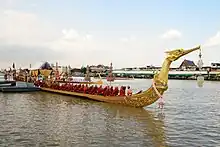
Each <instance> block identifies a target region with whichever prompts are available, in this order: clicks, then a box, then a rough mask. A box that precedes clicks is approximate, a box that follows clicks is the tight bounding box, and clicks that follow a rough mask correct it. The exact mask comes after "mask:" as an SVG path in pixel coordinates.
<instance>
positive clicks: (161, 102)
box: [152, 79, 164, 108]
mask: <svg viewBox="0 0 220 147" xmlns="http://www.w3.org/2000/svg"><path fill="white" fill-rule="evenodd" d="M152 83H153V84H152V85H153V88H154V91H155V92H156V94H157V95H158V96H159V98H160V99H159V103H158V104H159V108H163V105H164V99H163V96H162V95H161V94H160V92H159V91H158V90H157V88H156V85H155V81H154V79H153V80H152Z"/></svg>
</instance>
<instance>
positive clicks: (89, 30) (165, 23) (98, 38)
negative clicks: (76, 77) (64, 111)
mask: <svg viewBox="0 0 220 147" xmlns="http://www.w3.org/2000/svg"><path fill="white" fill-rule="evenodd" d="M219 6H220V1H219V0H209V1H205V0H204V1H201V0H193V1H192V0H178V1H177V0H169V1H164V0H154V1H150V0H149V1H148V0H135V1H134V0H133V1H132V0H130V1H128V0H62V1H61V0H0V68H8V67H9V66H11V65H12V63H13V62H15V63H16V66H17V68H19V67H27V66H29V64H32V65H34V64H35V63H38V62H39V61H40V62H42V61H48V62H50V63H55V62H58V63H59V65H70V66H72V67H81V66H82V65H84V66H85V65H97V64H104V65H109V64H110V63H111V62H112V63H113V67H114V68H122V67H143V66H147V65H155V66H161V64H162V62H163V60H164V58H165V56H166V54H165V51H167V50H172V49H177V48H184V49H187V48H193V47H196V46H198V45H201V47H202V55H203V56H202V60H203V62H204V65H210V63H212V62H220V56H219V53H220V50H219V49H220V17H219V15H220V9H219ZM198 55H199V52H193V53H191V54H189V55H187V56H184V57H182V58H181V59H179V60H178V61H175V62H174V63H173V64H172V67H177V66H179V65H180V63H181V62H182V61H183V60H184V59H188V60H193V61H195V63H197V61H198V60H199V57H198Z"/></svg>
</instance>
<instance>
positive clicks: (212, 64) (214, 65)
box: [211, 63, 220, 69]
mask: <svg viewBox="0 0 220 147" xmlns="http://www.w3.org/2000/svg"><path fill="white" fill-rule="evenodd" d="M211 67H212V68H217V69H220V63H211Z"/></svg>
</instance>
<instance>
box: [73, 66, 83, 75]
mask: <svg viewBox="0 0 220 147" xmlns="http://www.w3.org/2000/svg"><path fill="white" fill-rule="evenodd" d="M70 73H71V75H73V76H82V75H83V73H82V70H81V69H80V68H72V69H71V70H70Z"/></svg>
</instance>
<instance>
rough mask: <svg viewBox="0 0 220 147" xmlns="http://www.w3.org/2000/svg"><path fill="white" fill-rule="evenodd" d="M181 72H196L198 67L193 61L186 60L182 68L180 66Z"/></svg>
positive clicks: (181, 65)
mask: <svg viewBox="0 0 220 147" xmlns="http://www.w3.org/2000/svg"><path fill="white" fill-rule="evenodd" d="M179 69H180V70H196V69H197V66H196V64H195V63H194V62H193V61H190V60H184V61H183V62H182V63H181V64H180V66H179Z"/></svg>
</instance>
